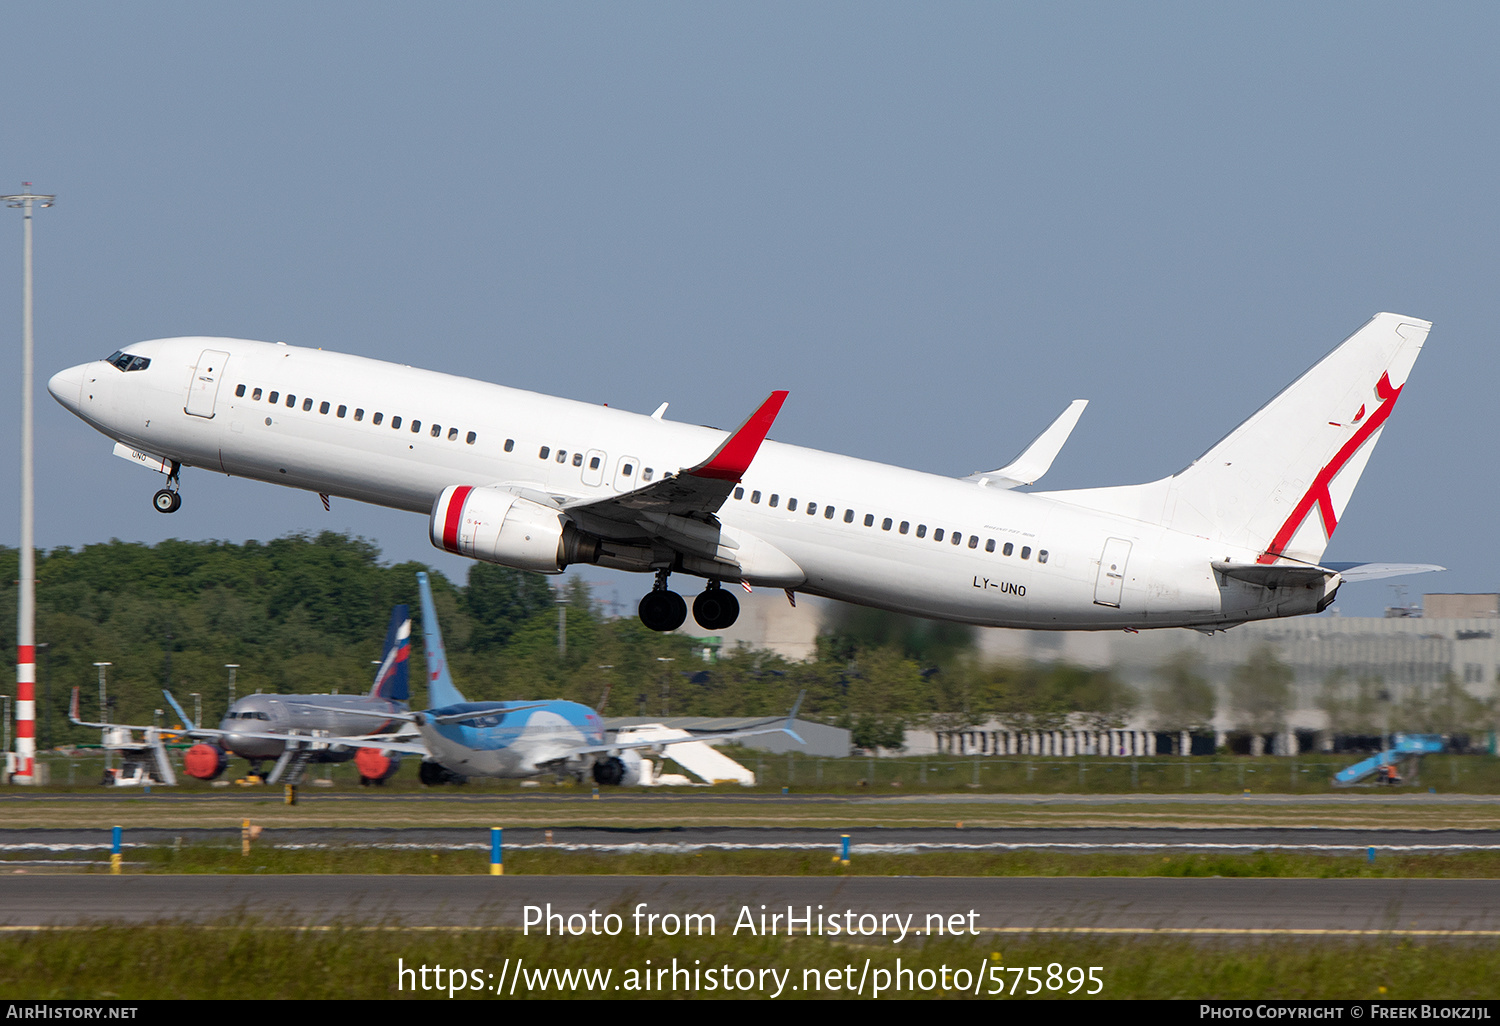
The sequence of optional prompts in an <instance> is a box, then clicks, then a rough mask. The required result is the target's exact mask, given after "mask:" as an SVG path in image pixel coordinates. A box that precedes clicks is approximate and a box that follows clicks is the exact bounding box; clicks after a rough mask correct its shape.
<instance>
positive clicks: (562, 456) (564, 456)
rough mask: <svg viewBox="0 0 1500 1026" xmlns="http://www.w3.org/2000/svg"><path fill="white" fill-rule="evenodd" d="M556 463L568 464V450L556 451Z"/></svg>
mask: <svg viewBox="0 0 1500 1026" xmlns="http://www.w3.org/2000/svg"><path fill="white" fill-rule="evenodd" d="M557 462H559V463H566V462H568V450H566V449H559V450H557Z"/></svg>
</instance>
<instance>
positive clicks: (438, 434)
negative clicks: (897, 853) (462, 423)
mask: <svg viewBox="0 0 1500 1026" xmlns="http://www.w3.org/2000/svg"><path fill="white" fill-rule="evenodd" d="M431 434H432V437H433V438H442V437H443V426H442V425H441V424H434V425H432V431H431ZM449 434H450V435H452V436H454V437H456V436H457V435H458V432H457V431H451V432H449Z"/></svg>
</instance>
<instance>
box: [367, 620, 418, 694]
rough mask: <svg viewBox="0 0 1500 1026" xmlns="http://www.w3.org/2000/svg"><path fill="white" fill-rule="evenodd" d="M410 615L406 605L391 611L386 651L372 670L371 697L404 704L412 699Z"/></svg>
mask: <svg viewBox="0 0 1500 1026" xmlns="http://www.w3.org/2000/svg"><path fill="white" fill-rule="evenodd" d="M410 657H411V614H410V612H409V611H408V609H407V607H406V606H396V607H395V608H394V609H392V610H391V625H390V627H389V628H387V629H386V632H385V648H384V649H382V650H381V653H380V667H379V668H378V669H377V670H376V671H375V683H374V685H373V686H371V688H370V697H371V698H385V699H389V700H390V701H392V702H405V701H407V700H409V699H410V698H411V675H410V673H411V671H410V667H411V663H410Z"/></svg>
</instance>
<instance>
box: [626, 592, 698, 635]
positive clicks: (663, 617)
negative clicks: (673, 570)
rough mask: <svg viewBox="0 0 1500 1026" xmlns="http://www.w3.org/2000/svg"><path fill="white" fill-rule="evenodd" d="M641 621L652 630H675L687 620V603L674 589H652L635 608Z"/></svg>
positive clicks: (663, 631)
mask: <svg viewBox="0 0 1500 1026" xmlns="http://www.w3.org/2000/svg"><path fill="white" fill-rule="evenodd" d="M636 611H637V612H638V613H639V614H640V617H641V623H643V624H645V625H646V627H648V628H649V629H651V630H653V631H660V632H662V633H665V632H667V631H675V630H676V629H677V628H679V627H681V626H682V625H683V623H684V622H685V621H686V620H687V603H686V602H685V601H683V598H682V596H681V595H679V594H677V593H676V592H675V591H653V592H650V593H648V594H647V595H646V597H645V598H643V599H641V604H640V606H639V607H638V608H637V610H636Z"/></svg>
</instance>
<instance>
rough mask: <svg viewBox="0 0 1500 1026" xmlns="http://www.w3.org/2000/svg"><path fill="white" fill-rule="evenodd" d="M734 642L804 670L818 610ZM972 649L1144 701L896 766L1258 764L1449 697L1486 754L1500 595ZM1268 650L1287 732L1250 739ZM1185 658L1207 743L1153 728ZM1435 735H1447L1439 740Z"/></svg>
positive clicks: (931, 739) (1059, 635)
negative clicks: (1158, 698)
mask: <svg viewBox="0 0 1500 1026" xmlns="http://www.w3.org/2000/svg"><path fill="white" fill-rule="evenodd" d="M751 598H752V599H753V600H756V601H754V602H753V605H752V603H746V605H747V607H751V608H756V607H758V608H759V610H760V612H758V613H757V614H756V615H751V616H747V617H744V618H742V621H741V624H740V625H736V626H737V628H738V629H737V630H736V632H735V635H734V637H733V638H729V637H726V638H725V639H724V644H725V645H732V644H733V643H734V642H736V641H742V642H744V643H745V644H748V645H751V646H753V647H764V648H769V649H772V650H774V651H777V652H778V653H780V654H781V655H783V656H785V657H786V658H789V659H805V658H809V657H810V656H811V655H812V654H813V653H814V652H815V650H816V637H817V633H818V631H819V630H820V629H821V628H822V625H823V622H824V613H825V611H826V610H827V608H828V606H827V604H826V603H823V602H820V601H818V600H811V601H809V600H806V599H802V598H800V597H799V600H798V605H797V608H796V609H795V610H793V609H791V608H790V607H788V605H787V603H786V601H785V599H784V598H783V597H782V596H780V595H777V594H774V593H773V594H771V595H762V594H757V595H755V596H752V597H751ZM978 635H979V646H980V650H981V652H982V653H983V654H984V656H985V657H986V658H987V659H989V660H992V661H996V662H1001V661H1014V662H1028V661H1029V662H1040V663H1053V662H1065V663H1070V664H1073V665H1077V666H1084V667H1089V668H1093V669H1106V668H1107V669H1112V670H1113V671H1114V672H1115V673H1116V674H1117V675H1118V676H1119V677H1120V679H1121V680H1123V681H1124V682H1126V683H1128V684H1130V685H1131V686H1132V687H1133V688H1135V690H1136V691H1137V693H1138V694H1139V695H1140V696H1141V702H1140V704H1139V706H1138V708H1137V710H1136V712H1135V713H1134V715H1133V716H1132V717H1131V718H1130V719H1129V721H1128V722H1126V723H1125V724H1122V725H1121V729H1117V730H1104V731H1100V730H1089V729H1086V728H1085V726H1084V725H1083V724H1079V725H1077V727H1076V729H1068V730H1062V731H1049V732H1045V733H1043V734H1032V733H1029V732H1017V731H1013V730H1008V729H1007V728H1006V725H1005V724H1003V723H1001V722H999V721H991V722H987V723H982V724H978V725H974V726H963V727H953V728H944V727H942V726H941V725H939V724H934V725H933V726H932V728H931V729H921V728H910V729H908V730H907V736H906V749H905V752H904V753H903V754H949V753H953V754H996V755H1007V754H1028V753H1031V754H1039V755H1040V754H1047V755H1051V754H1057V755H1073V754H1088V755H1106V754H1110V755H1143V754H1156V753H1158V752H1162V753H1166V752H1171V753H1174V754H1176V753H1180V752H1182V751H1183V750H1184V749H1186V750H1189V751H1195V752H1203V753H1207V752H1212V751H1214V750H1215V749H1217V748H1219V747H1224V746H1228V747H1230V748H1231V749H1235V750H1244V751H1246V752H1250V753H1255V754H1260V753H1262V752H1264V753H1267V754H1272V753H1286V754H1295V753H1297V752H1304V751H1317V750H1325V751H1326V750H1332V749H1334V748H1336V747H1346V746H1347V745H1348V744H1349V739H1351V738H1360V737H1371V738H1372V740H1373V739H1378V738H1379V737H1380V736H1381V735H1386V734H1389V733H1390V732H1392V731H1397V730H1403V729H1405V730H1410V729H1414V728H1413V727H1412V725H1411V724H1410V723H1409V722H1406V720H1408V719H1409V714H1410V711H1411V710H1412V709H1414V708H1419V707H1421V706H1423V705H1424V703H1425V704H1426V705H1429V706H1430V705H1431V704H1432V703H1434V702H1436V701H1440V700H1443V699H1444V698H1446V699H1448V700H1451V699H1452V698H1453V696H1454V694H1455V693H1458V694H1461V695H1462V696H1466V697H1467V700H1468V701H1467V702H1466V708H1467V710H1468V713H1467V719H1466V721H1465V723H1464V726H1463V729H1465V730H1466V731H1467V735H1466V736H1467V738H1468V740H1467V744H1468V745H1469V747H1470V748H1471V749H1472V748H1484V747H1489V745H1490V741H1489V735H1490V734H1491V732H1492V731H1494V729H1495V726H1496V723H1495V718H1496V715H1497V714H1500V593H1485V594H1430V595H1425V596H1423V601H1422V604H1421V605H1420V606H1398V607H1392V608H1390V609H1388V610H1387V611H1386V615H1385V616H1383V617H1341V616H1338V615H1337V614H1336V612H1331V613H1328V614H1324V615H1321V616H1302V617H1290V618H1286V619H1280V620H1265V621H1257V622H1253V623H1247V624H1244V625H1242V626H1239V627H1235V628H1233V629H1232V630H1228V631H1217V632H1214V633H1212V634H1209V633H1203V632H1199V631H1194V630H1187V629H1170V630H1160V631H1142V632H1140V633H1139V634H1129V633H1126V632H1123V631H1026V630H1009V629H1002V628H986V629H981V630H979V631H978ZM1266 650H1269V652H1270V653H1272V654H1273V655H1274V656H1275V658H1276V660H1277V661H1278V662H1280V663H1282V664H1285V665H1286V666H1288V667H1290V669H1291V671H1292V679H1291V685H1290V689H1289V691H1290V693H1289V696H1288V701H1287V703H1286V708H1285V710H1284V717H1283V718H1284V729H1282V730H1280V731H1276V732H1274V733H1268V734H1266V735H1264V736H1260V735H1247V734H1246V733H1245V732H1244V731H1243V730H1242V725H1241V724H1240V723H1238V722H1236V718H1235V714H1234V712H1233V711H1232V708H1231V703H1230V688H1231V682H1232V680H1233V678H1234V674H1235V672H1236V670H1238V669H1239V668H1240V667H1243V666H1244V665H1245V664H1246V663H1247V662H1248V661H1249V660H1250V659H1251V657H1252V655H1254V654H1256V653H1258V652H1264V651H1266ZM1182 653H1190V654H1191V655H1192V656H1193V657H1194V660H1195V663H1196V670H1197V672H1198V673H1200V674H1201V675H1202V676H1203V677H1204V678H1206V679H1207V680H1208V682H1209V683H1210V684H1211V685H1212V686H1213V688H1214V690H1215V693H1216V695H1217V699H1218V701H1217V709H1218V711H1217V713H1216V714H1215V716H1214V719H1213V723H1212V734H1209V735H1207V736H1205V735H1199V736H1197V737H1189V736H1182V735H1181V734H1180V732H1164V731H1161V730H1159V724H1157V723H1156V722H1154V717H1153V713H1152V711H1151V702H1150V696H1151V694H1152V692H1153V690H1154V689H1155V688H1156V687H1157V684H1158V681H1159V680H1160V677H1161V668H1162V666H1163V664H1165V663H1167V662H1168V661H1169V660H1171V659H1173V658H1174V657H1178V656H1180V655H1181V654H1182ZM1438 732H1447V731H1444V730H1439V731H1438Z"/></svg>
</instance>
